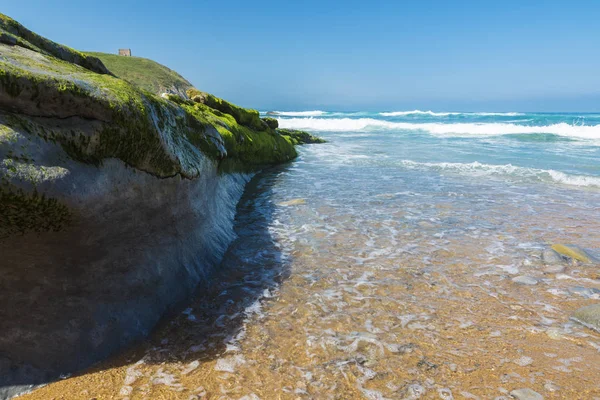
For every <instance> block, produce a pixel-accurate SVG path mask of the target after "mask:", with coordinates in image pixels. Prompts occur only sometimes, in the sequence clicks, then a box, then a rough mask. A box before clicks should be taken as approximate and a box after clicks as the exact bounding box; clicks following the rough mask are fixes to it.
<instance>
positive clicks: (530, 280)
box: [512, 275, 538, 285]
mask: <svg viewBox="0 0 600 400" xmlns="http://www.w3.org/2000/svg"><path fill="white" fill-rule="evenodd" d="M512 281H513V282H514V283H518V284H520V285H537V283H538V280H537V279H536V278H534V277H532V276H527V275H519V276H515V277H514V278H512Z"/></svg>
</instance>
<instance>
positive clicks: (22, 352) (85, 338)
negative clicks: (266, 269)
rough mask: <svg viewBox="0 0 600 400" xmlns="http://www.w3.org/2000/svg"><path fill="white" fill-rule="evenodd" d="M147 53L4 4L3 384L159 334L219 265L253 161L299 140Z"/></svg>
mask: <svg viewBox="0 0 600 400" xmlns="http://www.w3.org/2000/svg"><path fill="white" fill-rule="evenodd" d="M114 57H116V56H114ZM142 60H144V59H135V58H132V59H130V60H126V61H124V60H119V59H117V60H115V59H113V56H108V55H102V54H96V55H92V54H86V53H82V52H79V51H76V50H73V49H70V48H68V47H66V46H63V45H60V44H57V43H55V42H52V41H51V40H48V39H46V38H43V37H41V36H39V35H37V34H35V33H34V32H32V31H30V30H28V29H27V28H25V27H23V26H22V25H21V24H19V23H18V22H16V21H15V20H13V19H11V18H9V17H7V16H5V15H2V14H0V255H1V257H0V274H1V275H2V279H1V280H0V304H2V307H1V308H0V330H1V331H2V332H3V333H2V335H0V399H3V398H10V397H11V396H14V395H16V394H18V393H22V392H23V391H27V390H30V389H31V388H33V387H35V386H36V385H39V384H43V383H46V382H49V381H51V380H53V379H57V378H58V377H59V376H60V375H61V374H66V373H70V372H72V371H76V370H79V369H82V368H85V367H87V366H89V365H90V364H92V363H94V362H96V361H99V360H101V359H103V358H105V357H107V356H108V355H110V354H111V353H113V352H115V351H116V350H119V349H121V348H123V347H124V346H127V345H129V344H130V343H132V342H133V341H135V340H137V339H140V338H141V337H144V336H145V335H147V334H148V333H149V331H150V330H151V329H152V328H153V327H154V325H155V324H156V323H157V321H158V320H159V319H160V317H161V316H162V315H164V314H165V313H166V312H167V311H169V310H170V309H171V308H172V307H173V306H174V305H176V304H177V303H179V302H181V301H183V300H185V299H186V298H188V297H189V296H190V295H191V294H192V292H193V291H194V289H195V288H197V286H198V285H199V284H202V283H203V282H206V280H207V279H208V277H209V276H210V274H211V270H213V269H214V268H215V266H216V265H218V263H219V261H220V259H221V257H222V255H223V253H224V252H225V250H226V249H227V247H228V245H229V243H230V242H231V240H232V239H233V237H234V233H233V229H232V225H233V219H234V216H235V209H236V204H237V201H238V200H239V198H240V196H241V194H242V192H243V189H244V185H245V184H246V183H247V182H248V180H249V179H250V176H251V174H252V171H254V170H256V169H257V168H260V167H262V166H265V165H271V164H278V163H283V162H287V161H289V160H292V159H293V158H295V157H296V155H297V154H296V151H295V149H294V145H295V144H298V143H299V140H300V141H302V140H301V139H298V138H299V137H300V136H298V135H296V136H292V135H290V133H289V132H284V131H282V132H281V133H280V132H279V131H278V130H277V129H276V128H277V124H276V122H277V121H276V120H275V122H273V120H263V119H261V118H260V115H259V113H258V112H257V111H255V110H249V109H245V108H242V107H238V106H236V105H234V104H231V103H229V102H227V101H225V100H223V99H219V98H217V97H215V96H213V95H210V94H207V93H204V92H201V91H198V90H196V89H194V88H192V87H191V85H189V82H187V81H185V79H183V78H182V77H180V76H179V75H178V74H176V73H175V72H173V71H171V70H169V69H168V68H166V67H162V66H160V65H159V64H156V63H154V64H153V65H152V66H151V67H149V66H148V65H149V63H153V62H150V61H149V60H145V61H142ZM103 61H106V63H104V62H103ZM122 62H126V63H137V64H136V65H137V69H135V68H132V65H129V66H125V67H123V66H122V65H121V64H119V63H122ZM144 71H146V72H145V73H144ZM133 72H136V74H133ZM155 73H156V74H158V75H160V79H158V78H156V76H158V75H153V74H155ZM144 74H146V75H144ZM164 82H171V83H172V85H171V86H169V84H167V85H165V84H164ZM163 90H164V91H166V92H167V93H165V94H163V95H160V92H161V91H163Z"/></svg>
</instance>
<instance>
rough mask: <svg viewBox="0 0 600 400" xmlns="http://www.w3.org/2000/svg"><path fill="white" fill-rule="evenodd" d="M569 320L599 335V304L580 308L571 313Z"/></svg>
mask: <svg viewBox="0 0 600 400" xmlns="http://www.w3.org/2000/svg"><path fill="white" fill-rule="evenodd" d="M571 319H572V320H573V321H575V322H578V323H580V324H582V325H583V326H585V327H587V328H590V329H593V330H595V331H596V332H598V333H600V304H593V305H591V306H586V307H581V308H580V309H578V310H576V311H575V312H574V313H573V315H572V316H571Z"/></svg>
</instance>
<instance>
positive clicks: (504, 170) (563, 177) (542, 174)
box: [400, 160, 600, 188]
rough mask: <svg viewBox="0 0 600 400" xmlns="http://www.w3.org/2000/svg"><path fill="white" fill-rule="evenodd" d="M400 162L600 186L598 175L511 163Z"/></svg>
mask: <svg viewBox="0 0 600 400" xmlns="http://www.w3.org/2000/svg"><path fill="white" fill-rule="evenodd" d="M400 164H401V165H402V166H403V167H404V168H409V169H418V170H437V171H440V172H444V171H447V172H451V173H452V172H453V173H459V174H465V175H471V176H479V177H482V176H483V177H486V176H488V177H489V176H511V177H515V178H521V179H528V180H535V181H541V182H552V183H560V184H564V185H571V186H582V187H594V188H600V177H595V176H587V175H571V174H566V173H564V172H560V171H555V170H552V169H537V168H527V167H518V166H516V165H512V164H504V165H494V164H482V163H479V162H477V161H476V162H472V163H450V162H440V163H422V162H416V161H410V160H402V161H401V162H400Z"/></svg>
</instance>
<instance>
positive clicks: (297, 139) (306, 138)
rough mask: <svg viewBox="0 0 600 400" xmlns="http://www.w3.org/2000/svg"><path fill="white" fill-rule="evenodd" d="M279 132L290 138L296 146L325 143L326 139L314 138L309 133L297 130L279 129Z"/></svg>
mask: <svg viewBox="0 0 600 400" xmlns="http://www.w3.org/2000/svg"><path fill="white" fill-rule="evenodd" d="M277 132H278V133H279V134H280V135H282V136H284V137H286V138H288V139H289V140H290V141H291V142H292V143H293V144H294V145H301V144H309V143H325V142H326V141H325V140H324V139H321V138H320V137H317V136H313V135H311V134H310V133H308V132H304V131H298V130H295V129H278V130H277Z"/></svg>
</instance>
